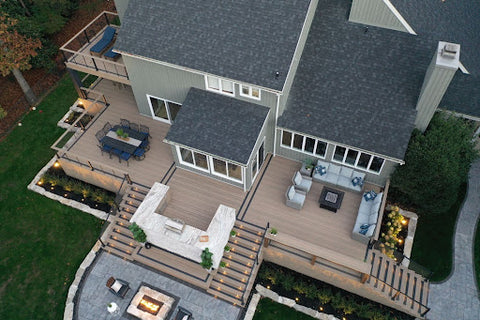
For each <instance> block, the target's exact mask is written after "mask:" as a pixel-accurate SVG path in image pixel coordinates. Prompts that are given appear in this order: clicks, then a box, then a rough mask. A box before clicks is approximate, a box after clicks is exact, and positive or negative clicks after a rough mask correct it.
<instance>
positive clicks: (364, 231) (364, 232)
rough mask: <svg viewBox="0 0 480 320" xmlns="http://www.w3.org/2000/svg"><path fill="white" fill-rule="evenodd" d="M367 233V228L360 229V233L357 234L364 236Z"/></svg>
mask: <svg viewBox="0 0 480 320" xmlns="http://www.w3.org/2000/svg"><path fill="white" fill-rule="evenodd" d="M367 231H368V228H367V229H360V231H359V232H358V233H360V234H363V235H366V234H367Z"/></svg>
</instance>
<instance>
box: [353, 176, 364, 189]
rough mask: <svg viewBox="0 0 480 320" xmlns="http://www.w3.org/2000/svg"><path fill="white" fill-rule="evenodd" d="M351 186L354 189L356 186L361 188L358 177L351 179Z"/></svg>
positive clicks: (360, 181)
mask: <svg viewBox="0 0 480 320" xmlns="http://www.w3.org/2000/svg"><path fill="white" fill-rule="evenodd" d="M352 184H353V186H354V187H356V186H360V187H361V186H363V179H362V178H360V177H355V178H353V179H352Z"/></svg>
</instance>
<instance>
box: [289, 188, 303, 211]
mask: <svg viewBox="0 0 480 320" xmlns="http://www.w3.org/2000/svg"><path fill="white" fill-rule="evenodd" d="M306 197H307V193H306V192H305V191H302V190H298V189H295V186H290V187H288V189H287V192H286V193H285V198H286V201H285V204H286V205H287V206H288V207H290V208H294V209H297V210H300V209H302V208H303V204H304V203H305V199H306Z"/></svg>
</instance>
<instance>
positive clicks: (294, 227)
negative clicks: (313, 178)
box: [241, 156, 366, 261]
mask: <svg viewBox="0 0 480 320" xmlns="http://www.w3.org/2000/svg"><path fill="white" fill-rule="evenodd" d="M300 166H301V165H300V163H298V162H295V161H292V160H288V159H285V158H281V157H278V156H277V157H273V158H272V160H271V161H270V163H269V164H268V167H267V169H266V172H265V174H264V176H263V178H262V180H261V181H260V184H259V187H258V189H257V190H256V192H255V195H254V197H253V200H252V201H251V203H250V205H249V207H248V208H247V209H246V212H245V213H242V216H241V218H242V219H243V220H245V221H247V222H250V223H253V224H257V225H261V226H264V225H266V224H267V222H270V226H271V227H275V228H276V229H277V230H278V232H279V233H286V234H288V235H291V236H295V237H296V238H298V239H299V240H302V241H304V242H306V243H309V244H310V246H311V247H310V248H303V249H310V250H312V251H314V250H315V247H318V246H319V247H323V248H326V249H329V250H332V251H335V252H338V253H339V254H341V255H346V256H349V257H352V258H355V259H358V260H362V261H363V259H364V255H365V251H366V245H365V244H363V243H360V242H358V241H355V240H353V239H352V238H351V237H350V235H351V233H352V230H353V226H354V224H355V220H356V218H357V213H358V208H359V206H360V202H361V197H362V195H361V193H357V192H348V191H345V190H344V191H345V196H344V198H343V202H342V205H341V207H340V209H339V210H338V211H337V213H332V212H330V211H328V210H325V209H322V208H320V207H319V204H318V198H319V197H320V193H321V191H322V188H323V187H324V186H325V185H324V184H321V183H317V182H314V183H313V185H312V189H311V190H310V192H309V193H308V194H307V199H306V200H305V205H304V207H303V209H302V210H295V209H292V208H290V207H287V206H286V205H285V192H286V190H287V188H288V187H289V186H290V185H291V184H292V181H291V179H292V177H293V175H294V173H295V171H297V170H299V169H300Z"/></svg>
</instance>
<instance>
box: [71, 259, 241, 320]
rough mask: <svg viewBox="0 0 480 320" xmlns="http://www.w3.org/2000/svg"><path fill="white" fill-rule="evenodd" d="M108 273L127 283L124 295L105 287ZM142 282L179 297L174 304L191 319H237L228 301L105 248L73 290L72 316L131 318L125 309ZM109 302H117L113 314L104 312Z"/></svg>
mask: <svg viewBox="0 0 480 320" xmlns="http://www.w3.org/2000/svg"><path fill="white" fill-rule="evenodd" d="M111 276H113V277H116V278H120V279H123V280H126V281H127V282H129V283H130V288H131V289H130V291H129V292H128V293H127V295H126V296H125V298H124V299H121V298H119V297H117V296H115V295H114V294H112V293H111V292H109V291H108V288H107V287H106V285H105V284H106V282H107V279H108V278H109V277H111ZM142 282H144V283H146V284H148V285H151V286H152V287H156V288H159V289H161V290H163V291H166V292H168V293H170V294H172V295H173V296H177V297H179V301H178V306H181V307H183V308H185V309H187V310H189V311H191V312H192V313H193V316H194V318H195V320H223V319H225V320H226V319H240V318H239V317H240V314H241V312H240V311H241V309H240V308H238V307H235V306H233V305H232V304H230V303H228V302H224V301H222V300H219V299H215V298H214V297H213V296H211V295H210V294H207V293H206V292H202V291H200V290H197V289H195V288H193V287H191V286H189V285H186V284H184V283H180V282H178V281H175V280H173V279H171V278H170V277H168V276H166V275H164V274H161V273H158V272H155V271H152V270H150V269H146V268H145V267H143V266H140V265H137V264H134V263H132V262H130V261H126V260H123V259H121V258H119V257H117V256H115V255H112V254H108V253H105V252H102V253H101V254H100V255H99V256H98V257H97V258H96V261H95V262H94V264H92V267H91V271H90V272H89V273H88V274H87V275H86V278H85V280H84V281H83V282H82V283H83V285H82V287H81V288H80V289H79V291H78V293H77V295H78V301H77V303H76V310H75V316H74V319H81V320H99V319H131V318H130V317H126V316H125V310H126V309H127V307H128V305H129V303H130V300H131V299H132V297H133V296H134V295H135V293H136V291H137V289H138V288H139V287H140V285H141V283H142ZM110 302H115V303H116V304H117V305H118V306H119V312H118V313H117V314H112V315H111V314H109V313H108V311H107V305H108V304H109V303H110ZM175 314H176V311H174V312H173V313H172V319H173V318H174V316H175Z"/></svg>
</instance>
